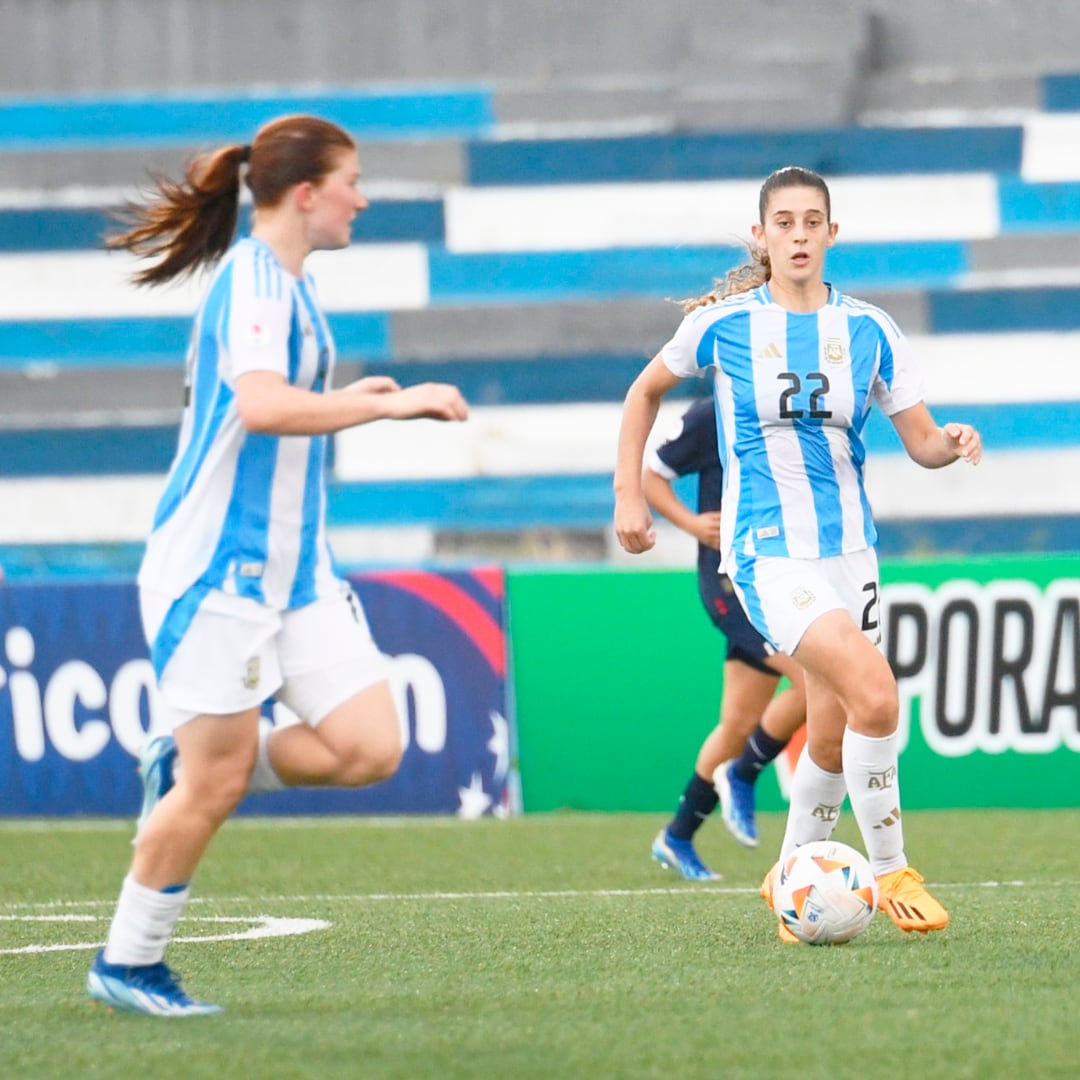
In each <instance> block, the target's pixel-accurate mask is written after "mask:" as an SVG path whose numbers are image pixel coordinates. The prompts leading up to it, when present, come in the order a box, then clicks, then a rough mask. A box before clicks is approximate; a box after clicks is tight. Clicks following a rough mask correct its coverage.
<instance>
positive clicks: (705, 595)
mask: <svg viewBox="0 0 1080 1080" xmlns="http://www.w3.org/2000/svg"><path fill="white" fill-rule="evenodd" d="M698 584H699V592H700V593H701V602H702V603H703V604H704V605H705V610H706V611H707V612H708V615H709V618H710V619H712V622H713V625H714V626H715V627H716V629H717V630H719V631H720V632H721V633H722V634H723V635H724V637H726V638H727V642H728V648H727V658H728V659H729V660H741V661H742V662H743V663H744V664H748V665H749V666H750V667H752V668H754V669H755V670H757V671H762V672H764V673H765V674H766V675H779V672H778V671H776V670H775V669H774V668H771V667H769V665H768V664H767V663H766V662H765V661H766V658H767V657H768V656H769V655H771V653H772V650H771V649H770V648H769V646H768V645H767V644H766V643H765V639H764V638H763V637H762V636H761V635H760V634H759V633H758V632H757V631H756V630H755V629H754V628H753V626H752V625H751V624H750V620H749V619H748V618H747V617H746V612H745V611H743V609H742V604H740V603H739V598H738V597H737V596H736V595H735V589H734V588H733V587H732V584H731V579H730V578H728V576H727V575H726V574H717V575H716V578H715V580H714V579H712V576H711V575H710V577H709V579H708V580H705V579H703V578H699V579H698Z"/></svg>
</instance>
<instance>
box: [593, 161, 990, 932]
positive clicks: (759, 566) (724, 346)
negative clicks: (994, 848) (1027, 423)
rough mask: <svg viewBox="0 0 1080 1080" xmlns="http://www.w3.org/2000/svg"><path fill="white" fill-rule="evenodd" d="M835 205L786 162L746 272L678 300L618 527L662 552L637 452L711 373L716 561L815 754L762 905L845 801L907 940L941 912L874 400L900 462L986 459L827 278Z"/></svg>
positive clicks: (627, 475)
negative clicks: (904, 757) (870, 443)
mask: <svg viewBox="0 0 1080 1080" xmlns="http://www.w3.org/2000/svg"><path fill="white" fill-rule="evenodd" d="M831 209H832V208H831V202H830V197H829V190H828V187H827V185H826V184H825V181H824V180H823V179H822V178H821V177H820V176H818V175H817V174H816V173H814V172H811V171H810V170H808V169H802V168H798V167H795V166H789V167H787V168H783V169H779V170H777V171H776V172H774V173H772V174H771V175H770V176H769V177H768V178H767V179H766V180H765V182H764V184H763V185H762V188H761V193H760V198H759V203H758V222H757V223H756V224H755V225H754V226H753V227H752V232H753V246H752V248H751V250H752V253H753V255H754V258H753V261H752V262H751V263H750V264H748V265H746V266H743V267H740V268H738V269H737V270H734V271H732V272H731V273H730V274H728V276H727V277H726V278H725V279H724V281H723V282H722V283H721V284H719V285H718V287H717V288H716V289H715V290H714V291H713V292H711V293H709V294H707V295H706V296H703V297H701V298H700V299H698V300H696V301H692V302H690V303H689V304H688V305H686V314H685V317H684V319H683V321H682V323H681V324H680V326H679V327H678V329H677V330H676V332H675V335H674V337H673V338H672V339H671V341H669V342H668V343H667V344H666V345H665V346H664V347H663V348H662V349H661V350H660V352H659V353H658V354H657V355H656V356H655V357H654V358H653V359H652V360H651V361H650V362H649V364H648V365H646V367H645V368H644V369H643V371H642V372H641V374H640V375H639V376H638V377H637V379H635V380H634V382H633V384H632V385H631V387H630V389H629V391H628V393H627V396H626V401H625V403H624V406H623V419H622V425H621V430H620V435H619V453H618V463H617V465H616V471H615V530H616V533H617V535H618V537H619V540H620V543H621V544H622V546H623V547H624V548H625V549H626V550H627V551H629V552H642V551H646V550H648V549H649V548H650V547H652V545H653V544H654V543H655V534H654V532H653V526H652V518H651V515H650V513H649V507H648V504H647V502H646V499H645V497H644V494H643V493H642V489H641V466H642V458H643V454H644V449H645V443H646V440H647V438H648V435H649V432H650V431H651V429H652V426H653V423H654V421H655V419H656V413H657V410H658V408H659V405H660V401H661V399H662V398H663V395H664V394H665V393H666V392H667V391H669V390H670V389H671V388H672V387H674V386H675V385H677V383H678V382H679V380H680V379H683V378H688V377H690V376H700V375H701V374H703V373H704V372H705V371H706V370H708V369H712V370H713V374H714V380H713V392H714V397H715V401H716V409H717V414H718V417H719V421H718V424H719V429H718V436H719V453H720V461H721V464H722V466H723V469H724V491H723V504H724V511H723V515H722V521H721V541H720V547H721V567H722V569H723V570H724V572H725V573H727V574H728V575H729V576H730V577H731V579H732V582H733V584H734V586H735V590H736V592H737V594H738V596H739V599H740V601H741V602H742V605H743V607H744V609H745V610H746V613H747V615H748V616H749V618H750V621H751V622H752V623H753V624H754V626H755V627H756V628H757V629H758V631H759V632H760V633H761V634H762V636H763V637H764V638H765V639H766V640H767V641H769V642H770V643H771V644H772V645H773V646H774V647H775V648H776V649H778V650H781V651H783V652H786V653H788V654H789V655H790V656H792V657H793V658H794V659H795V660H796V661H798V663H799V664H800V665H801V666H802V667H803V669H804V670H805V672H806V700H807V749H806V751H805V752H804V754H803V755H802V757H801V759H800V761H799V764H798V766H797V768H796V772H795V777H794V781H793V786H792V791H791V804H790V808H789V812H788V823H787V830H786V832H785V835H784V840H783V844H782V846H781V851H780V856H781V857H780V860H779V862H778V863H777V865H776V866H774V867H773V868H772V870H770V871H769V874H768V875H767V876H766V880H765V882H763V884H762V894H763V896H765V898H766V900H767V901H768V902H769V903H770V906H771V896H772V888H771V885H772V879H773V876H774V875H775V873H776V872H777V867H782V865H783V860H784V858H785V857H786V856H787V855H788V854H790V852H792V851H793V850H794V849H795V848H796V847H797V846H798V845H800V844H804V843H807V842H809V841H811V840H822V839H825V838H827V837H828V836H829V834H830V833H831V831H832V829H833V827H834V825H835V822H836V818H837V816H838V813H839V808H840V806H841V805H842V803H843V801H844V796H845V794H846V795H847V796H848V798H849V799H850V800H851V807H852V811H853V813H854V815H855V818H856V821H857V822H858V825H859V830H860V832H861V834H862V838H863V843H864V845H865V847H866V851H867V855H868V856H869V859H870V862H871V865H872V866H873V868H874V872H875V874H876V875H877V878H878V885H879V891H880V907H881V908H882V909H883V910H884V911H885V912H886V913H887V914H888V915H889V916H890V918H891V919H892V920H893V922H895V923H896V924H897V926H899V927H900V928H901V929H902V930H905V931H911V930H918V931H922V932H927V931H930V930H940V929H942V928H943V927H944V926H945V925H946V924H947V923H948V921H949V916H948V913H947V912H946V911H945V909H944V907H942V905H941V904H940V903H939V902H938V901H937V900H936V899H935V898H934V897H933V896H932V895H931V894H930V893H929V892H928V891H927V889H926V888H925V886H924V884H923V878H922V876H921V875H920V874H919V873H918V872H917V871H916V870H915V869H914V868H913V867H912V866H911V865H910V864H909V862H908V858H907V853H906V851H905V847H904V836H903V824H902V820H901V816H900V806H901V801H900V789H899V779H898V768H897V760H898V750H897V734H896V732H897V726H898V722H899V700H898V694H897V686H896V680H895V678H894V677H893V674H892V672H891V670H890V669H889V665H888V662H887V661H886V660H885V657H884V654H883V652H882V651H881V648H880V643H881V631H880V620H879V614H878V613H879V595H878V593H879V583H878V566H877V556H876V552H875V543H876V540H877V530H876V528H875V525H874V521H873V517H872V515H871V512H870V505H869V502H868V500H867V497H866V492H865V489H864V485H863V465H864V460H865V448H864V445H863V441H862V431H863V427H864V425H865V423H866V419H867V416H868V414H869V410H870V407H871V405H872V404H873V403H875V402H876V403H877V405H878V407H879V408H880V409H881V410H882V411H883V412H884V413H885V414H886V415H887V416H888V417H889V418H890V420H891V421H892V423H893V426H894V427H895V429H896V432H897V434H898V435H899V437H900V441H901V442H902V444H903V446H904V449H905V450H906V451H907V453H908V455H909V456H910V457H911V458H912V460H913V461H915V462H917V463H918V464H919V465H922V466H924V467H925V468H929V469H936V468H941V467H942V466H945V465H950V464H952V463H953V462H955V461H958V460H964V461H967V462H969V463H971V464H973V465H974V464H977V463H978V461H979V460H980V457H981V455H982V443H981V439H980V437H979V434H978V432H977V431H976V430H975V429H974V428H972V427H971V426H970V425H969V424H963V423H956V422H950V423H946V424H944V425H942V426H939V425H938V424H937V423H936V422H935V420H934V419H933V417H932V416H931V414H930V411H929V410H928V409H927V407H926V404H925V402H924V400H923V392H922V388H921V385H920V382H919V378H918V374H917V371H916V368H915V363H914V360H913V358H912V356H911V350H910V347H909V345H908V343H907V341H906V340H905V339H904V337H903V335H902V334H901V333H900V331H899V330H898V329H897V327H896V325H895V324H894V323H893V321H892V319H890V318H889V316H888V315H886V314H885V312H883V311H882V310H880V309H879V308H877V307H874V306H873V305H871V304H867V303H863V302H861V301H858V300H854V299H852V298H850V297H847V296H844V295H843V294H842V293H841V292H840V291H839V290H837V289H836V288H834V287H833V286H832V285H831V284H829V283H828V282H826V281H825V278H824V267H825V255H826V252H827V250H828V249H829V247H831V246H832V244H833V243H834V242H835V240H836V234H837V225H836V223H835V222H834V221H833V220H832V213H831ZM781 937H785V933H784V930H783V927H782V926H781ZM787 937H790V935H787ZM787 937H785V939H787Z"/></svg>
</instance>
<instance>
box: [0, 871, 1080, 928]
mask: <svg viewBox="0 0 1080 1080" xmlns="http://www.w3.org/2000/svg"><path fill="white" fill-rule="evenodd" d="M929 884H930V885H931V886H932V887H933V888H935V889H1024V888H1030V887H1035V886H1037V887H1038V888H1040V889H1045V888H1073V887H1075V886H1077V885H1080V881H1020V880H1013V881H936V882H930V883H929ZM757 892H758V887H757V886H755V885H685V886H674V887H672V888H655V887H654V888H640V889H476V890H461V891H449V890H447V891H442V890H433V891H430V892H387V893H343V894H335V893H309V894H300V893H298V894H281V895H277V896H274V895H265V894H264V895H260V896H194V897H192V898H191V899H190V900H189V901H188V907H189V908H190V907H192V906H195V905H235V904H243V905H251V906H255V907H259V906H264V905H267V904H292V905H296V904H365V903H395V902H396V903H402V902H407V901H420V902H426V901H431V900H435V901H440V900H441V901H461V900H575V899H582V898H588V897H597V898H601V899H602V898H606V897H652V896H691V897H699V898H700V897H714V896H743V895H756V894H757ZM115 904H116V900H115V898H110V899H107V900H45V901H29V900H27V901H13V902H10V903H0V921H13V919H14V916H13V915H8V914H4V913H5V912H13V913H14V912H28V913H32V912H37V913H41V919H42V920H43V921H44V920H46V919H52V920H56V921H61V919H60V916H58V915H51V916H50V915H49V913H50V912H63V911H68V910H71V909H78V908H109V909H111V908H112V907H113V906H114V905H115ZM262 917H263V916H252V918H253V919H255V918H262ZM90 918H93V916H90ZM221 918H225V917H224V916H222V917H221ZM200 921H206V917H200Z"/></svg>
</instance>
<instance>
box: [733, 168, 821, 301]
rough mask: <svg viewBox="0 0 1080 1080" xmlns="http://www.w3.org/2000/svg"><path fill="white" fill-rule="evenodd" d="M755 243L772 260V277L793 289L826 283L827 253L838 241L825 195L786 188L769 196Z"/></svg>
mask: <svg viewBox="0 0 1080 1080" xmlns="http://www.w3.org/2000/svg"><path fill="white" fill-rule="evenodd" d="M753 231H754V240H755V241H756V242H757V244H758V246H759V247H760V248H761V249H762V250H763V251H765V252H766V253H767V254H768V256H769V263H770V265H771V266H772V276H773V278H775V279H778V280H780V281H783V282H786V283H788V284H791V285H793V286H805V285H808V284H813V283H815V282H818V281H821V280H822V275H823V274H824V271H825V252H826V251H827V250H828V249H829V248H830V247H831V246H832V244H833V241H834V240H835V239H836V223H835V222H832V223H830V221H829V217H828V214H827V212H826V209H825V195H824V194H823V193H822V192H820V191H818V189H817V188H814V187H785V188H780V189H779V190H777V191H774V192H773V193H772V194H771V195H770V196H769V202H768V205H767V206H766V207H765V221H764V222H763V223H762V224H761V225H755V226H754V230H753Z"/></svg>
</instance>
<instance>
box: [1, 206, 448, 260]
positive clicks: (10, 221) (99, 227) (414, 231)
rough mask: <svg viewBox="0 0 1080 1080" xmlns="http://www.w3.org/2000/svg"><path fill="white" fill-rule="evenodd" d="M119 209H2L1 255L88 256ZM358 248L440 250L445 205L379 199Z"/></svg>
mask: <svg viewBox="0 0 1080 1080" xmlns="http://www.w3.org/2000/svg"><path fill="white" fill-rule="evenodd" d="M120 209H121V207H120V206H118V205H117V206H48V205H45V206H35V207H17V206H15V207H0V253H4V252H7V253H17V252H32V251H89V250H95V249H98V248H100V247H101V246H102V242H103V238H104V237H105V236H106V235H107V234H108V233H111V232H115V231H117V229H118V228H119V225H118V222H117V219H116V217H115V215H116V213H117V212H119V211H120ZM250 219H251V212H250V209H249V208H248V207H243V208H242V209H241V215H240V228H241V229H246V228H248V226H249V222H250ZM363 220H364V227H363V229H360V230H357V233H356V237H355V241H356V243H358V244H390V243H401V242H409V241H412V242H415V243H420V244H441V243H442V242H443V241H444V240H445V239H446V223H445V220H444V215H443V203H442V200H441V199H425V198H416V199H375V200H373V201H372V202H371V205H370V206H369V207H368V209H367V210H365V211H364V219H363Z"/></svg>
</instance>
